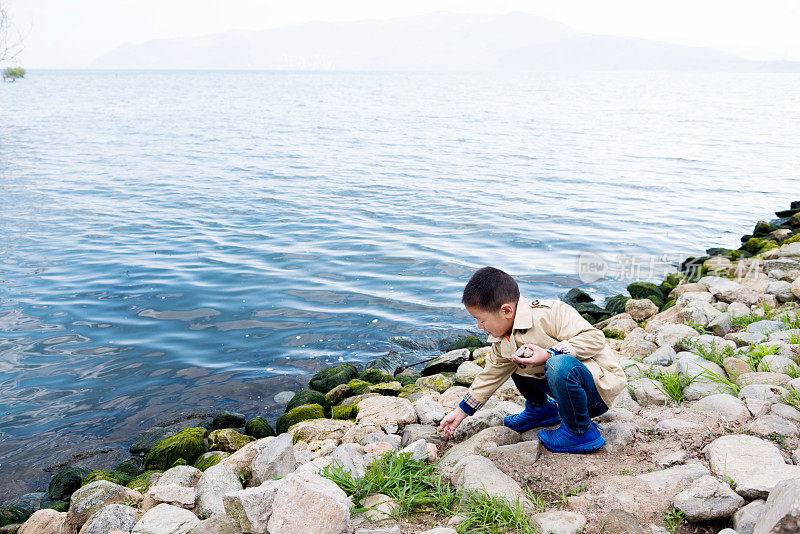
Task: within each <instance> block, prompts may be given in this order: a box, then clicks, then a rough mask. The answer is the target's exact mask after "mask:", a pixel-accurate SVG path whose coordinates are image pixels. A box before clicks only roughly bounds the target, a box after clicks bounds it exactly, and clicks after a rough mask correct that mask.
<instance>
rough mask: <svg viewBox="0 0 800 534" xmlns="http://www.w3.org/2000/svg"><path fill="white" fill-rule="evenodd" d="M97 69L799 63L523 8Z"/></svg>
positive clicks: (160, 44) (316, 27)
mask: <svg viewBox="0 0 800 534" xmlns="http://www.w3.org/2000/svg"><path fill="white" fill-rule="evenodd" d="M90 67H91V68H97V69H244V70H247V69H259V70H261V69H263V70H272V69H277V70H281V69H298V70H304V69H307V70H497V69H502V70H558V69H580V70H594V69H600V70H643V69H644V70H734V71H764V70H769V71H783V70H787V71H800V63H797V62H785V61H782V62H759V61H748V60H744V59H741V58H738V57H736V56H733V55H731V54H727V53H725V52H720V51H718V50H713V49H710V48H697V47H689V46H682V45H676V44H671V43H665V42H660V41H652V40H648V39H640V38H635V37H618V36H611V35H592V34H586V33H580V32H578V31H577V30H575V29H573V28H571V27H569V26H567V25H565V24H562V23H560V22H556V21H552V20H548V19H544V18H541V17H537V16H535V15H531V14H528V13H508V14H506V15H465V14H456V13H447V12H437V13H431V14H428V15H422V16H415V17H403V18H394V19H387V20H362V21H357V22H310V23H306V24H300V25H297V26H286V27H283V28H275V29H270V30H262V31H229V32H225V33H220V34H214V35H208V36H204V37H195V38H186V39H162V40H156V41H149V42H146V43H142V44H125V45H122V46H120V47H118V48H116V49H114V50H112V51H110V52H108V53H107V54H104V55H102V56H100V57H98V58H97V59H95V60H94V61H93V62H92V64H91V65H90Z"/></svg>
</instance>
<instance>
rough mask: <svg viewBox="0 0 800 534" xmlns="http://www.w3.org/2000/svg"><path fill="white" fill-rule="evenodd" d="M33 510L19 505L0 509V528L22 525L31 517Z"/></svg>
mask: <svg viewBox="0 0 800 534" xmlns="http://www.w3.org/2000/svg"><path fill="white" fill-rule="evenodd" d="M33 512H34V510H33V508H29V507H27V506H20V505H11V506H9V507H7V508H0V527H4V526H6V525H13V524H15V523H24V522H25V521H27V519H28V518H29V517H30V516H32V515H33Z"/></svg>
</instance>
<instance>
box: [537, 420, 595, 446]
mask: <svg viewBox="0 0 800 534" xmlns="http://www.w3.org/2000/svg"><path fill="white" fill-rule="evenodd" d="M538 436H539V442H540V443H541V444H542V445H544V448H545V449H547V450H548V451H551V452H571V453H586V452H593V451H596V450H597V449H599V448H600V447H602V446H603V445H605V443H606V440H605V439H603V436H601V435H600V431H599V430H598V428H597V423H595V422H594V421H592V426H590V427H589V430H587V431H586V433H585V434H583V435H578V434H573V433H572V432H571V431H570V430H568V429H567V428H566V427H565V426H564V425H561V426H560V427H558V428H556V429H555V430H540V431H539V432H538Z"/></svg>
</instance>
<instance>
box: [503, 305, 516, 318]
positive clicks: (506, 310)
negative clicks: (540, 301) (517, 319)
mask: <svg viewBox="0 0 800 534" xmlns="http://www.w3.org/2000/svg"><path fill="white" fill-rule="evenodd" d="M515 308H516V306H515V305H514V304H513V303H511V302H505V303H503V304H502V305H501V306H500V312H502V314H503V315H505V316H506V317H509V318H510V317H512V316H513V315H514V310H515Z"/></svg>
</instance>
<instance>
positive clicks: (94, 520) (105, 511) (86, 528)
mask: <svg viewBox="0 0 800 534" xmlns="http://www.w3.org/2000/svg"><path fill="white" fill-rule="evenodd" d="M137 519H138V517H137V513H136V509H135V508H131V507H130V506H126V505H124V504H109V505H108V506H104V507H103V508H101V509H100V510H98V511H97V512H95V514H94V515H93V516H92V517H91V518H90V519H89V521H87V522H86V524H85V525H83V528H82V529H81V534H108V533H109V532H111V531H112V530H123V531H125V532H129V531H130V530H131V529H132V528H133V526H134V525H135V524H136V521H137Z"/></svg>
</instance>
